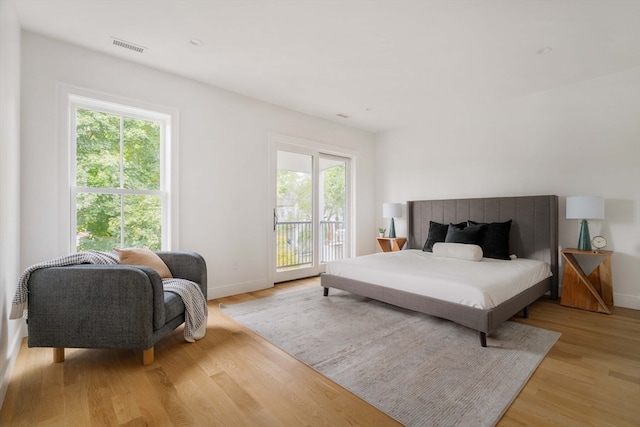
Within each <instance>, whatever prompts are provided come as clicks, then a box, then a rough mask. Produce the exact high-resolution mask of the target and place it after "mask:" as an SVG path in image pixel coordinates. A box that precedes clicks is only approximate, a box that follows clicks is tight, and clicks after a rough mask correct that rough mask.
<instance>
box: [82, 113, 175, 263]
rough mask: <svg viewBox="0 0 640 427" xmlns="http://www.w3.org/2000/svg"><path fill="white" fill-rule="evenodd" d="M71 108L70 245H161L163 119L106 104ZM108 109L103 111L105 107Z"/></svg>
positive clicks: (106, 247) (164, 201) (153, 247)
mask: <svg viewBox="0 0 640 427" xmlns="http://www.w3.org/2000/svg"><path fill="white" fill-rule="evenodd" d="M104 110H105V111H102V109H100V108H96V107H95V106H93V105H90V106H88V107H86V106H84V105H82V104H80V105H76V106H75V108H74V117H73V119H74V120H75V126H74V130H75V132H74V136H75V137H74V138H73V142H74V144H73V145H74V150H73V152H74V154H75V156H74V157H75V158H74V159H72V160H73V162H72V164H73V167H74V175H75V182H73V184H72V197H71V199H72V200H71V201H72V210H71V212H72V215H74V217H75V221H74V222H75V224H74V225H75V230H74V232H75V239H76V250H78V251H82V250H89V249H93V250H104V251H108V250H111V249H112V248H113V247H147V248H149V249H151V250H160V249H162V248H163V231H164V228H166V227H164V226H163V225H164V224H165V218H166V217H167V213H166V209H167V207H166V206H167V192H166V191H165V189H163V188H162V185H163V180H162V172H163V170H164V168H163V165H162V161H163V158H164V156H162V149H163V146H164V144H163V135H164V134H165V130H164V126H165V122H164V121H163V120H160V119H158V118H157V117H145V115H144V112H138V113H139V114H135V117H132V115H131V114H127V113H128V112H129V111H130V110H131V109H128V108H123V111H125V112H122V113H121V112H120V111H118V109H117V107H114V106H113V105H111V104H109V108H105V109H104ZM107 110H108V111H107Z"/></svg>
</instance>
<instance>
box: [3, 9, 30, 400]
mask: <svg viewBox="0 0 640 427" xmlns="http://www.w3.org/2000/svg"><path fill="white" fill-rule="evenodd" d="M19 225H20V26H19V24H18V17H17V14H16V12H15V9H14V6H13V4H12V3H7V2H0V405H1V404H2V401H3V400H4V396H5V394H6V391H7V387H8V381H9V376H10V373H11V368H12V366H13V363H14V362H15V358H16V356H17V354H18V349H19V346H20V341H21V338H22V337H23V336H24V321H17V320H9V305H10V304H11V300H12V298H13V292H14V290H15V283H16V282H17V280H18V276H19V274H20V266H19V264H20V263H19V255H20V234H19Z"/></svg>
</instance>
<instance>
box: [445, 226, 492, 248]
mask: <svg viewBox="0 0 640 427" xmlns="http://www.w3.org/2000/svg"><path fill="white" fill-rule="evenodd" d="M485 229H486V225H485V224H478V225H471V226H468V227H466V228H459V227H457V226H456V224H449V227H448V228H447V235H446V237H445V239H444V241H445V242H446V243H467V244H472V245H480V242H482V236H483V234H484V230H485Z"/></svg>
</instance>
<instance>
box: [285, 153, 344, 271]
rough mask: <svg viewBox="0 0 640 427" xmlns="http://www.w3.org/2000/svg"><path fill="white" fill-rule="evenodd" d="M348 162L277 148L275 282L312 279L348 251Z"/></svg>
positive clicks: (337, 158)
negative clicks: (325, 266) (326, 265)
mask: <svg viewBox="0 0 640 427" xmlns="http://www.w3.org/2000/svg"><path fill="white" fill-rule="evenodd" d="M348 173H349V159H346V158H341V157H336V156H331V155H326V154H322V153H319V152H316V151H313V150H306V149H304V148H301V147H295V148H293V147H291V148H290V147H287V148H286V149H285V148H282V147H279V148H278V149H277V150H276V183H275V186H276V191H275V197H276V200H275V208H274V210H273V231H274V235H275V274H274V283H278V282H283V281H287V280H295V279H299V278H303V277H310V276H316V275H318V274H319V273H320V272H322V271H324V265H325V263H327V262H329V261H332V260H334V259H340V258H343V257H345V256H346V254H347V253H348V251H349V247H350V245H349V240H350V239H349V233H348V232H347V230H348V214H349V212H348V206H349V192H348V182H349V180H348V179H347V177H348Z"/></svg>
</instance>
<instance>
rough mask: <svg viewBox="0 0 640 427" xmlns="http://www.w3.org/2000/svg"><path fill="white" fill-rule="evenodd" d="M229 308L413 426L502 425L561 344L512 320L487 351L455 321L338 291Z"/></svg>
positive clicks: (227, 310)
mask: <svg viewBox="0 0 640 427" xmlns="http://www.w3.org/2000/svg"><path fill="white" fill-rule="evenodd" d="M221 309H222V311H223V312H224V313H226V314H227V315H228V316H230V317H231V318H233V319H235V320H237V321H238V322H240V323H241V324H243V325H245V326H246V327H248V328H249V329H251V330H252V331H254V332H256V333H257V334H259V335H261V336H262V337H264V338H265V339H267V340H268V341H269V342H271V343H273V344H275V345H276V346H278V347H279V348H281V349H283V350H284V351H286V352H288V353H289V354H291V355H292V356H294V357H296V358H297V359H298V360H300V361H302V362H304V363H306V364H307V365H309V366H311V367H312V368H314V369H315V370H317V371H319V372H320V373H322V374H323V375H325V376H326V377H328V378H330V379H331V380H333V381H335V382H336V383H338V384H340V385H341V386H343V387H345V388H346V389H348V390H350V391H351V392H353V393H354V394H356V395H357V396H359V397H361V398H362V399H364V400H365V401H367V402H369V403H370V404H372V405H373V406H375V407H377V408H378V409H380V410H382V411H383V412H385V413H387V414H388V415H389V416H391V417H392V418H394V419H396V420H397V421H399V422H401V423H402V424H404V425H406V426H492V425H495V424H496V423H497V422H498V420H499V419H500V417H501V416H502V414H503V413H504V412H505V411H506V409H507V408H508V407H509V405H510V404H511V402H512V401H513V400H514V399H515V398H516V396H517V395H518V393H519V392H520V390H521V389H522V387H524V385H525V384H526V382H527V380H528V379H529V377H530V376H531V375H532V374H533V372H534V371H535V369H536V368H537V366H538V365H539V363H540V362H541V361H542V359H543V358H544V357H545V355H546V353H547V352H548V351H549V349H550V348H551V347H552V346H553V344H554V343H555V342H556V341H557V339H558V338H559V337H560V334H559V333H556V332H551V331H547V330H543V329H539V328H535V327H532V326H528V325H523V324H520V323H515V322H509V321H508V322H505V323H504V324H503V325H502V326H501V327H500V328H499V329H498V330H497V331H496V332H495V333H494V334H493V335H492V336H489V337H488V339H487V344H488V347H486V348H483V347H481V346H480V339H479V338H478V332H477V331H473V330H471V329H469V328H466V327H464V326H460V325H457V324H455V323H453V322H450V321H447V320H443V319H439V318H435V317H432V316H427V315H424V314H420V313H416V312H413V311H409V310H404V309H401V308H398V307H395V306H392V305H388V304H385V303H381V302H378V301H374V300H371V299H368V298H363V297H359V296H355V295H352V294H349V293H347V292H343V291H337V290H334V289H331V293H330V296H329V297H323V296H322V288H321V287H318V288H316V289H314V288H311V289H309V288H306V289H304V290H296V291H292V292H288V293H282V294H278V295H275V296H272V297H269V298H263V299H259V300H255V301H250V302H245V303H240V304H235V305H230V306H223V305H221Z"/></svg>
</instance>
